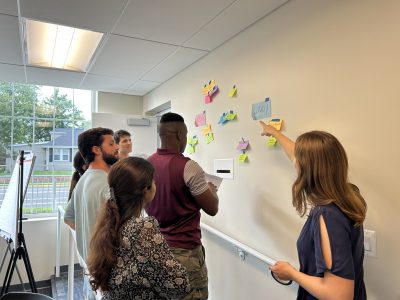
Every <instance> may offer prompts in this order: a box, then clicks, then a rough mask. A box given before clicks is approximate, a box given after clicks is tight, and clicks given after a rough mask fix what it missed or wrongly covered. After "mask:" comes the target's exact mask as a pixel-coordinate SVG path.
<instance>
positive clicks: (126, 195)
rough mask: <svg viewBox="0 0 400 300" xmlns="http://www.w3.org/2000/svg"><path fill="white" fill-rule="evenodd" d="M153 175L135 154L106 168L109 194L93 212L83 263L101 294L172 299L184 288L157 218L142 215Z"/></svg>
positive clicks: (150, 193) (181, 273) (150, 194)
mask: <svg viewBox="0 0 400 300" xmlns="http://www.w3.org/2000/svg"><path fill="white" fill-rule="evenodd" d="M153 175H154V168H153V166H152V165H151V164H150V163H149V162H148V161H147V160H145V159H143V158H139V157H128V158H126V159H123V160H120V161H118V162H117V163H115V164H114V165H113V166H112V167H111V169H110V172H109V174H108V184H109V186H110V199H109V200H108V201H107V202H106V203H105V204H104V206H103V208H102V211H101V213H100V215H99V216H98V218H97V223H96V229H95V232H94V234H93V237H92V240H91V245H90V253H89V257H88V263H87V266H88V270H89V273H90V276H91V279H90V283H91V285H92V288H93V290H94V291H100V292H101V293H102V296H103V298H102V299H172V298H179V297H180V296H182V295H184V294H187V293H189V291H190V285H189V279H188V275H187V273H186V270H185V269H184V268H183V267H182V266H181V265H180V264H179V263H178V262H177V261H176V260H175V258H174V256H173V255H172V253H171V251H170V250H169V247H168V245H167V243H166V242H165V240H164V238H163V237H162V235H161V232H160V230H159V227H158V223H157V221H156V220H155V219H154V218H152V217H143V216H142V209H143V207H144V206H145V205H146V204H147V203H149V202H150V201H152V200H153V198H154V194H155V192H156V186H155V184H154V180H153Z"/></svg>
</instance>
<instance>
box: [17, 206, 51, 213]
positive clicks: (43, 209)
mask: <svg viewBox="0 0 400 300" xmlns="http://www.w3.org/2000/svg"><path fill="white" fill-rule="evenodd" d="M52 212H53V208H51V207H34V208H24V209H23V213H24V214H43V213H52Z"/></svg>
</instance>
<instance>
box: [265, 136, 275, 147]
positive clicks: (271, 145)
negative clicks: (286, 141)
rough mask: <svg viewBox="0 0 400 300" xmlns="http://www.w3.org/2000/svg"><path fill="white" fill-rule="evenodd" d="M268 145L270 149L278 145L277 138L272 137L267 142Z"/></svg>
mask: <svg viewBox="0 0 400 300" xmlns="http://www.w3.org/2000/svg"><path fill="white" fill-rule="evenodd" d="M267 145H268V146H270V147H273V146H275V145H276V138H274V137H273V136H270V137H269V139H268V141H267Z"/></svg>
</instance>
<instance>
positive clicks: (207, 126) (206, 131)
mask: <svg viewBox="0 0 400 300" xmlns="http://www.w3.org/2000/svg"><path fill="white" fill-rule="evenodd" d="M209 133H211V125H210V124H208V125H206V127H204V128H203V134H204V135H207V134H209Z"/></svg>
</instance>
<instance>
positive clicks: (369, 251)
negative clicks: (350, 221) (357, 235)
mask: <svg viewBox="0 0 400 300" xmlns="http://www.w3.org/2000/svg"><path fill="white" fill-rule="evenodd" d="M364 254H365V255H366V256H370V257H376V232H375V231H373V230H369V229H364Z"/></svg>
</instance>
